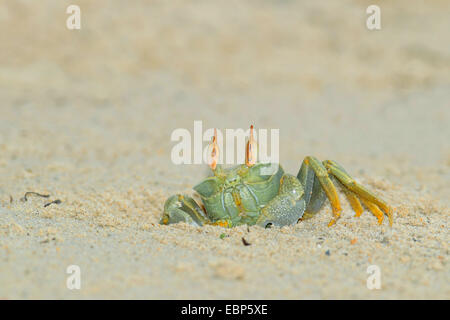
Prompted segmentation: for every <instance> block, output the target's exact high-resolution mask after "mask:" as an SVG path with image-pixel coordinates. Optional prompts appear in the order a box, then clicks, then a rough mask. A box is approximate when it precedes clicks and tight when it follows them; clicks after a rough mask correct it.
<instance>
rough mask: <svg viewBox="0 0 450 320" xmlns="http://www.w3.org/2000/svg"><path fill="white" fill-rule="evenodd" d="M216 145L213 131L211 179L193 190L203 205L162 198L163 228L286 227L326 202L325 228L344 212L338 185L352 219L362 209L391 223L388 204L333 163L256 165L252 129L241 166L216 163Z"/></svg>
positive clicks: (189, 199) (310, 159)
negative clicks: (290, 167) (295, 167)
mask: <svg viewBox="0 0 450 320" xmlns="http://www.w3.org/2000/svg"><path fill="white" fill-rule="evenodd" d="M216 141H217V132H215V134H214V137H213V141H212V143H211V144H210V146H209V150H208V154H209V165H210V167H211V169H212V171H213V175H212V176H210V177H208V178H206V179H205V180H203V181H202V182H201V183H199V184H198V185H196V186H195V187H194V190H195V191H196V192H197V193H198V194H199V195H200V197H201V199H202V202H203V205H202V207H200V205H199V204H198V203H197V202H196V201H195V200H194V199H193V198H192V197H190V196H187V195H181V194H177V195H173V196H171V197H169V198H168V199H167V200H166V203H165V205H164V212H163V214H162V217H161V221H160V223H161V224H171V223H178V222H185V223H189V224H192V225H196V226H202V225H205V224H209V225H219V226H222V227H234V226H239V225H243V224H247V225H259V226H261V227H264V228H267V227H270V226H272V225H275V226H286V225H292V224H295V223H297V222H298V221H299V220H303V219H307V218H311V217H312V216H314V215H315V214H316V213H317V212H318V211H319V210H320V209H321V208H322V206H323V204H324V202H325V200H326V199H328V200H329V201H330V204H331V208H332V211H333V219H332V220H331V221H330V223H329V224H328V225H329V226H331V225H333V224H334V223H335V222H336V221H337V219H338V218H339V217H340V215H341V211H342V210H341V205H340V201H339V198H338V194H337V191H336V186H339V187H340V188H341V190H342V191H343V192H344V194H345V195H346V198H347V200H348V201H349V203H350V205H351V206H352V208H353V210H354V211H355V213H356V216H360V215H361V214H362V212H363V211H364V209H363V206H362V205H364V206H365V207H366V208H367V209H369V211H370V212H372V214H373V215H374V216H375V217H377V219H378V223H379V224H381V223H382V222H383V219H384V216H385V215H387V216H388V218H389V223H390V225H392V220H393V218H392V209H391V208H390V207H389V206H388V205H387V204H386V202H384V201H383V200H381V199H380V198H379V197H378V196H376V195H375V194H374V193H372V192H371V191H369V190H367V189H366V188H365V187H363V186H362V185H361V184H359V183H357V182H356V181H355V180H353V178H352V177H351V176H350V175H349V174H348V173H347V172H346V171H345V170H344V168H342V166H340V165H339V164H337V163H336V162H335V161H332V160H326V161H323V162H321V161H319V160H318V159H316V158H315V157H311V156H308V157H306V158H305V159H304V160H303V163H302V165H301V167H300V171H299V172H298V174H297V176H294V175H291V174H288V173H285V172H284V170H283V168H282V167H281V166H280V165H279V164H273V163H257V162H256V154H257V151H256V150H257V145H256V141H255V139H254V137H253V126H251V127H250V138H249V141H248V143H247V149H246V161H245V164H241V165H237V166H235V167H232V168H223V167H222V166H221V165H219V164H217V162H218V154H219V148H218V145H217V142H216Z"/></svg>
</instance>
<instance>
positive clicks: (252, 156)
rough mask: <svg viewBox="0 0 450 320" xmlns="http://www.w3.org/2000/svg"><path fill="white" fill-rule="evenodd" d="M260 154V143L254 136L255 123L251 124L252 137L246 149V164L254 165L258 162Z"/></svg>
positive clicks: (248, 165)
mask: <svg viewBox="0 0 450 320" xmlns="http://www.w3.org/2000/svg"><path fill="white" fill-rule="evenodd" d="M257 156H258V144H257V143H256V140H255V137H254V136H253V125H251V126H250V138H249V139H248V142H247V149H246V150H245V164H246V165H247V167H252V166H254V165H255V164H256V158H257Z"/></svg>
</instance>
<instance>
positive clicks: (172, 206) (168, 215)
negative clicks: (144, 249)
mask: <svg viewBox="0 0 450 320" xmlns="http://www.w3.org/2000/svg"><path fill="white" fill-rule="evenodd" d="M206 221H207V218H206V215H205V213H204V212H203V210H202V209H201V208H200V206H199V205H198V204H197V202H195V200H194V199H192V198H191V197H189V196H185V195H182V194H177V195H173V196H171V197H170V198H169V199H167V200H166V203H165V204H164V213H163V215H162V217H161V220H160V222H159V223H160V224H171V223H178V222H185V223H188V224H191V225H194V226H202V225H203V224H205V222H206Z"/></svg>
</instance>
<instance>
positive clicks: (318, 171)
mask: <svg viewBox="0 0 450 320" xmlns="http://www.w3.org/2000/svg"><path fill="white" fill-rule="evenodd" d="M303 165H304V166H306V167H311V169H312V170H313V171H314V173H315V175H316V177H317V179H318V180H319V182H320V184H321V185H322V188H323V191H325V194H326V195H327V198H328V200H329V201H330V203H331V209H332V210H333V215H334V219H332V220H331V221H330V222H329V223H328V226H332V225H333V224H334V223H335V222H336V220H337V219H339V216H340V215H341V211H342V209H341V204H340V202H339V198H338V194H337V191H336V188H335V186H334V184H333V182H332V181H331V179H330V177H329V176H328V172H327V169H326V168H325V167H324V166H323V164H322V163H321V162H320V161H319V160H317V159H316V158H314V157H310V156H308V157H306V158H305V160H303V164H302V167H303ZM300 171H301V168H300ZM299 174H300V173H299Z"/></svg>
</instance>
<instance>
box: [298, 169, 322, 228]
mask: <svg viewBox="0 0 450 320" xmlns="http://www.w3.org/2000/svg"><path fill="white" fill-rule="evenodd" d="M297 179H298V180H299V181H300V183H301V184H302V185H303V188H304V190H305V202H306V204H307V207H306V210H305V213H304V214H303V216H302V220H305V219H309V218H311V217H313V216H314V215H315V214H316V213H317V212H319V210H320V208H322V206H323V203H324V202H325V200H326V199H327V195H326V194H325V192H324V191H323V189H322V185H321V184H320V182H319V179H318V178H317V176H316V174H315V173H314V170H313V169H312V168H311V166H309V165H306V164H305V163H304V162H303V163H302V166H301V167H300V171H299V172H298V174H297Z"/></svg>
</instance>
